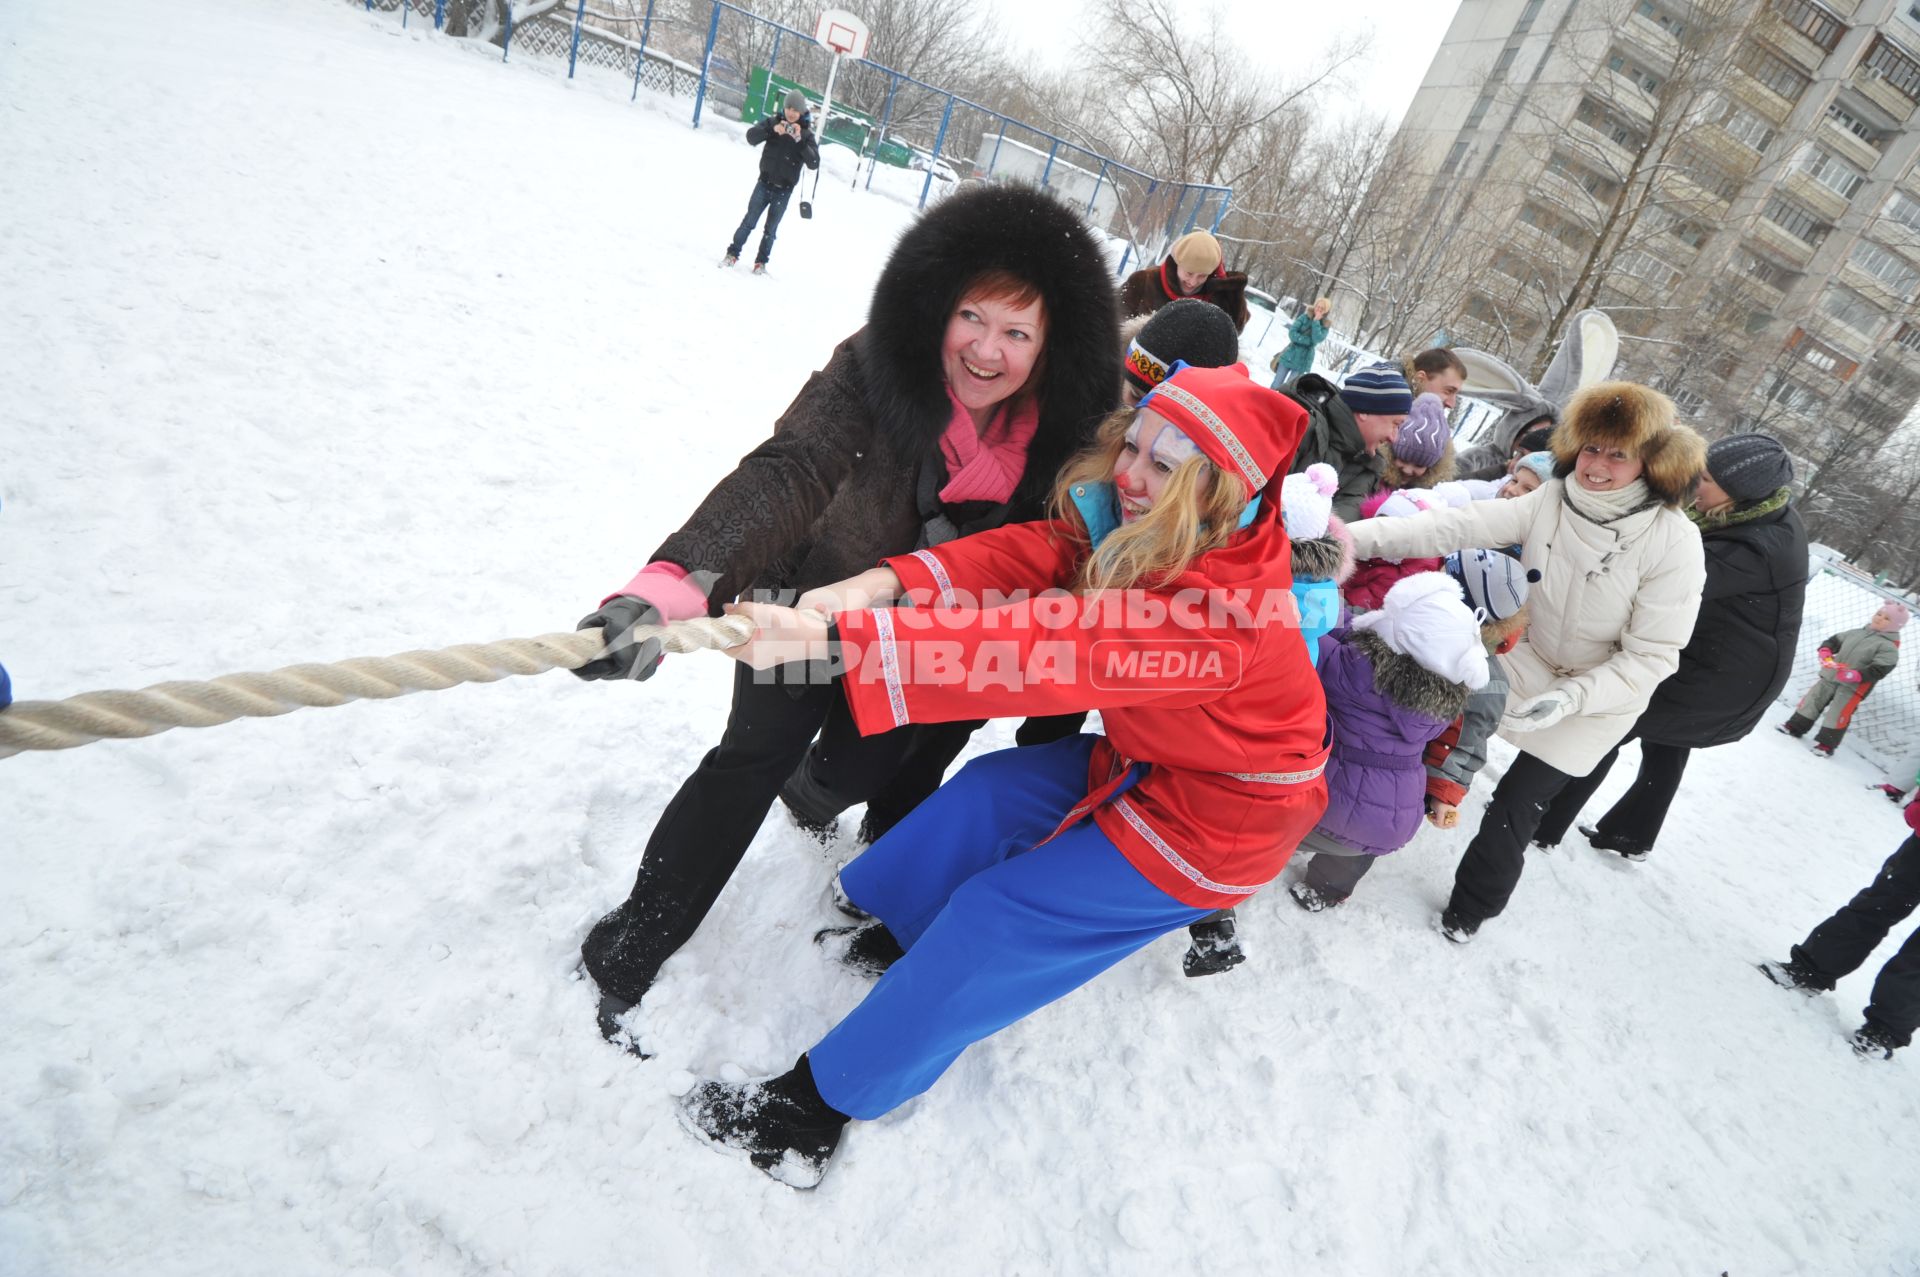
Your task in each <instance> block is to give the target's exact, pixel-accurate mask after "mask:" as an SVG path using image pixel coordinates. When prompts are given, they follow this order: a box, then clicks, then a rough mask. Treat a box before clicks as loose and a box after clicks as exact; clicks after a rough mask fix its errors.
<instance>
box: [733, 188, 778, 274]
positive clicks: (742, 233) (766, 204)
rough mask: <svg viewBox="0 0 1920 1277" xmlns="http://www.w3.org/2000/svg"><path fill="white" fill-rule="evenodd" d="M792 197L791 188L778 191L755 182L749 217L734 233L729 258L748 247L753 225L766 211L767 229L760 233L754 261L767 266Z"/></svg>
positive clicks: (749, 199)
mask: <svg viewBox="0 0 1920 1277" xmlns="http://www.w3.org/2000/svg"><path fill="white" fill-rule="evenodd" d="M792 197H793V188H792V187H791V186H789V187H787V188H786V189H785V190H776V189H774V188H773V187H771V186H768V185H767V184H766V183H765V182H755V183H754V184H753V194H752V195H750V196H748V197H747V215H746V217H745V219H744V220H742V221H741V223H740V228H739V229H738V230H736V231H734V233H733V242H732V243H731V244H728V245H727V256H728V257H738V256H740V250H741V249H743V248H745V247H746V246H747V236H749V235H751V234H753V224H754V223H755V222H757V221H759V220H760V214H761V213H762V212H763V211H764V212H765V213H766V215H767V229H765V230H764V231H761V232H760V248H759V250H758V251H757V252H755V253H754V255H753V260H754V261H756V262H759V263H760V264H761V265H762V266H764V265H766V263H767V257H768V255H769V254H771V253H772V252H773V237H774V235H775V233H776V232H778V231H779V229H780V219H781V218H782V217H784V216H785V215H786V212H787V201H788V200H789V199H791V198H792Z"/></svg>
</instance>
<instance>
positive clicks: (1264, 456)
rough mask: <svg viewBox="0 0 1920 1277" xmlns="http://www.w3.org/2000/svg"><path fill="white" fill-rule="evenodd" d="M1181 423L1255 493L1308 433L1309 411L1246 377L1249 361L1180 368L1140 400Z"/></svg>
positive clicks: (1209, 457)
mask: <svg viewBox="0 0 1920 1277" xmlns="http://www.w3.org/2000/svg"><path fill="white" fill-rule="evenodd" d="M1149 409H1151V410H1152V411H1154V412H1156V413H1158V414H1159V415H1160V416H1162V417H1164V418H1165V419H1166V420H1168V421H1170V422H1172V423H1173V424H1174V425H1175V426H1177V427H1179V429H1180V432H1181V433H1182V434H1184V435H1186V436H1187V438H1189V439H1191V440H1192V441H1193V445H1194V447H1196V448H1198V449H1200V451H1201V452H1202V453H1203V454H1205V456H1206V458H1207V460H1209V461H1211V462H1213V464H1214V465H1216V466H1218V467H1219V468H1220V471H1221V472H1222V473H1223V474H1230V475H1235V476H1237V477H1238V478H1239V479H1240V481H1241V482H1242V483H1243V484H1244V485H1245V486H1246V490H1247V496H1248V497H1250V498H1251V497H1252V496H1254V495H1255V494H1256V493H1258V492H1260V491H1261V490H1262V489H1263V488H1265V487H1266V486H1267V481H1268V479H1269V478H1272V477H1275V476H1277V475H1279V473H1280V472H1281V471H1283V470H1284V469H1285V468H1286V464H1287V462H1288V461H1290V460H1292V458H1293V454H1294V453H1296V452H1298V451H1299V450H1300V439H1301V437H1302V436H1304V435H1305V434H1306V433H1307V410H1306V409H1305V408H1302V407H1301V406H1300V405H1299V404H1298V403H1296V402H1295V401H1293V400H1292V399H1289V398H1288V397H1287V396H1285V395H1283V394H1281V393H1280V392H1278V391H1276V390H1269V389H1267V388H1266V387H1265V386H1262V385H1258V384H1256V383H1255V382H1253V381H1252V380H1251V379H1249V378H1248V376H1247V369H1246V365H1244V364H1232V365H1230V366H1228V367H1226V368H1179V369H1176V370H1175V371H1174V372H1173V374H1172V375H1171V376H1169V377H1168V378H1167V379H1166V380H1165V381H1163V382H1161V383H1160V384H1159V385H1157V386H1155V387H1154V388H1153V390H1152V391H1150V392H1149V393H1148V394H1147V395H1146V397H1145V398H1143V399H1141V401H1140V411H1142V412H1145V411H1148V410H1149Z"/></svg>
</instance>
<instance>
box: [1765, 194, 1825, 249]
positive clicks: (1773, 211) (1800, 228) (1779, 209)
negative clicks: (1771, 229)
mask: <svg viewBox="0 0 1920 1277" xmlns="http://www.w3.org/2000/svg"><path fill="white" fill-rule="evenodd" d="M1760 215H1761V216H1762V217H1764V218H1766V219H1767V220H1768V221H1769V222H1772V223H1773V224H1774V225H1775V226H1778V227H1779V228H1780V229H1781V230H1783V231H1785V232H1786V233H1787V234H1789V235H1791V236H1793V237H1794V238H1795V239H1798V240H1801V241H1803V242H1805V243H1808V244H1811V245H1813V246H1814V247H1815V248H1818V247H1819V246H1820V243H1821V241H1823V240H1825V239H1826V237H1827V232H1828V231H1830V230H1832V229H1833V227H1831V226H1829V225H1828V224H1827V223H1826V222H1825V221H1824V220H1822V219H1821V217H1820V216H1819V215H1818V214H1817V213H1812V212H1809V211H1808V210H1806V209H1804V208H1802V207H1800V205H1798V204H1795V203H1794V202H1793V201H1792V200H1790V199H1786V198H1785V197H1783V196H1779V195H1775V196H1774V197H1772V198H1771V199H1769V200H1768V201H1767V205H1766V207H1765V208H1763V209H1761V210H1760Z"/></svg>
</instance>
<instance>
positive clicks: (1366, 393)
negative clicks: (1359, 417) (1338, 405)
mask: <svg viewBox="0 0 1920 1277" xmlns="http://www.w3.org/2000/svg"><path fill="white" fill-rule="evenodd" d="M1340 398H1341V399H1342V400H1343V401H1344V402H1345V403H1346V405H1347V407H1348V408H1350V409H1352V410H1353V411H1354V412H1367V413H1372V414H1374V415H1375V416H1380V417H1401V416H1405V415H1406V414H1407V413H1410V412H1412V411H1413V391H1411V390H1409V389H1408V388H1407V379H1406V378H1405V377H1403V376H1401V375H1400V369H1399V366H1398V365H1396V364H1374V365H1372V366H1371V367H1367V368H1362V369H1361V370H1360V371H1359V372H1357V373H1355V374H1353V376H1351V377H1349V378H1347V384H1346V385H1344V386H1342V387H1340Z"/></svg>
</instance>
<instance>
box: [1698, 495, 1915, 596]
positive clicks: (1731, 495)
mask: <svg viewBox="0 0 1920 1277" xmlns="http://www.w3.org/2000/svg"><path fill="white" fill-rule="evenodd" d="M1727 495H1728V496H1732V495H1733V494H1732V493H1728V494H1727ZM1874 615H1875V616H1884V617H1886V618H1887V619H1888V620H1889V621H1892V622H1893V628H1894V629H1896V630H1898V629H1904V628H1906V624H1907V621H1908V619H1909V618H1910V616H1911V613H1909V612H1908V611H1907V605H1906V604H1905V603H1902V602H1901V601H1900V600H1898V599H1888V600H1887V601H1886V602H1885V603H1882V604H1881V605H1880V608H1879V610H1878V611H1876V612H1875V613H1874Z"/></svg>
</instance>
